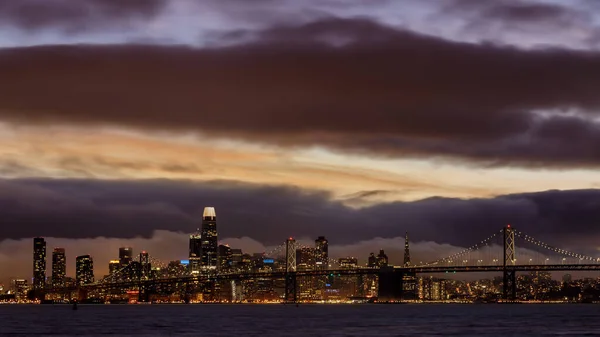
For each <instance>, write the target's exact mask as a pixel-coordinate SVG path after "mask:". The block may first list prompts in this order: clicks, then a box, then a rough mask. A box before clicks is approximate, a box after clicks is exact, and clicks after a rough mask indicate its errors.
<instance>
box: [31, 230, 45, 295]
mask: <svg viewBox="0 0 600 337" xmlns="http://www.w3.org/2000/svg"><path fill="white" fill-rule="evenodd" d="M45 286H46V240H44V238H34V239H33V289H43V288H44V287H45Z"/></svg>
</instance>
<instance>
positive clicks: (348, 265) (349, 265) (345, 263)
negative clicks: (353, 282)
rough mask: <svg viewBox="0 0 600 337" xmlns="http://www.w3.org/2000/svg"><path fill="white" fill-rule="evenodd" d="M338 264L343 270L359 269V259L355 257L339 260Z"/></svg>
mask: <svg viewBox="0 0 600 337" xmlns="http://www.w3.org/2000/svg"><path fill="white" fill-rule="evenodd" d="M338 264H339V265H340V268H341V269H356V268H358V259H357V258H355V257H342V258H339V259H338Z"/></svg>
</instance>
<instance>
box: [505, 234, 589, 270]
mask: <svg viewBox="0 0 600 337" xmlns="http://www.w3.org/2000/svg"><path fill="white" fill-rule="evenodd" d="M515 234H516V235H517V236H518V237H519V238H521V239H523V240H525V241H526V242H529V243H531V244H534V245H536V246H538V247H540V248H543V249H546V250H549V251H552V252H555V253H558V254H561V255H563V256H569V257H572V258H578V259H580V260H586V261H593V262H598V263H600V258H598V257H593V256H589V255H583V254H578V253H574V252H571V251H568V250H566V249H561V248H557V247H554V246H551V245H549V244H547V243H545V242H543V241H540V240H537V239H536V238H534V237H532V236H530V235H527V234H525V233H523V232H519V231H515Z"/></svg>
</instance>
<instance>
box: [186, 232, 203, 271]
mask: <svg viewBox="0 0 600 337" xmlns="http://www.w3.org/2000/svg"><path fill="white" fill-rule="evenodd" d="M188 257H189V268H190V272H191V273H192V274H198V273H200V265H201V264H202V235H201V233H200V229H198V230H197V231H196V232H195V233H193V234H191V235H190V249H189V255H188Z"/></svg>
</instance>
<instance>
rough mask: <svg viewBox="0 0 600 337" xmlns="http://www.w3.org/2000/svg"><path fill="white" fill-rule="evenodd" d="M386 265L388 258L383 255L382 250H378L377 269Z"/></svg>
mask: <svg viewBox="0 0 600 337" xmlns="http://www.w3.org/2000/svg"><path fill="white" fill-rule="evenodd" d="M387 265H388V257H387V255H385V252H384V251H383V249H380V250H379V254H378V255H377V266H378V267H380V268H381V267H387Z"/></svg>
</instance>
